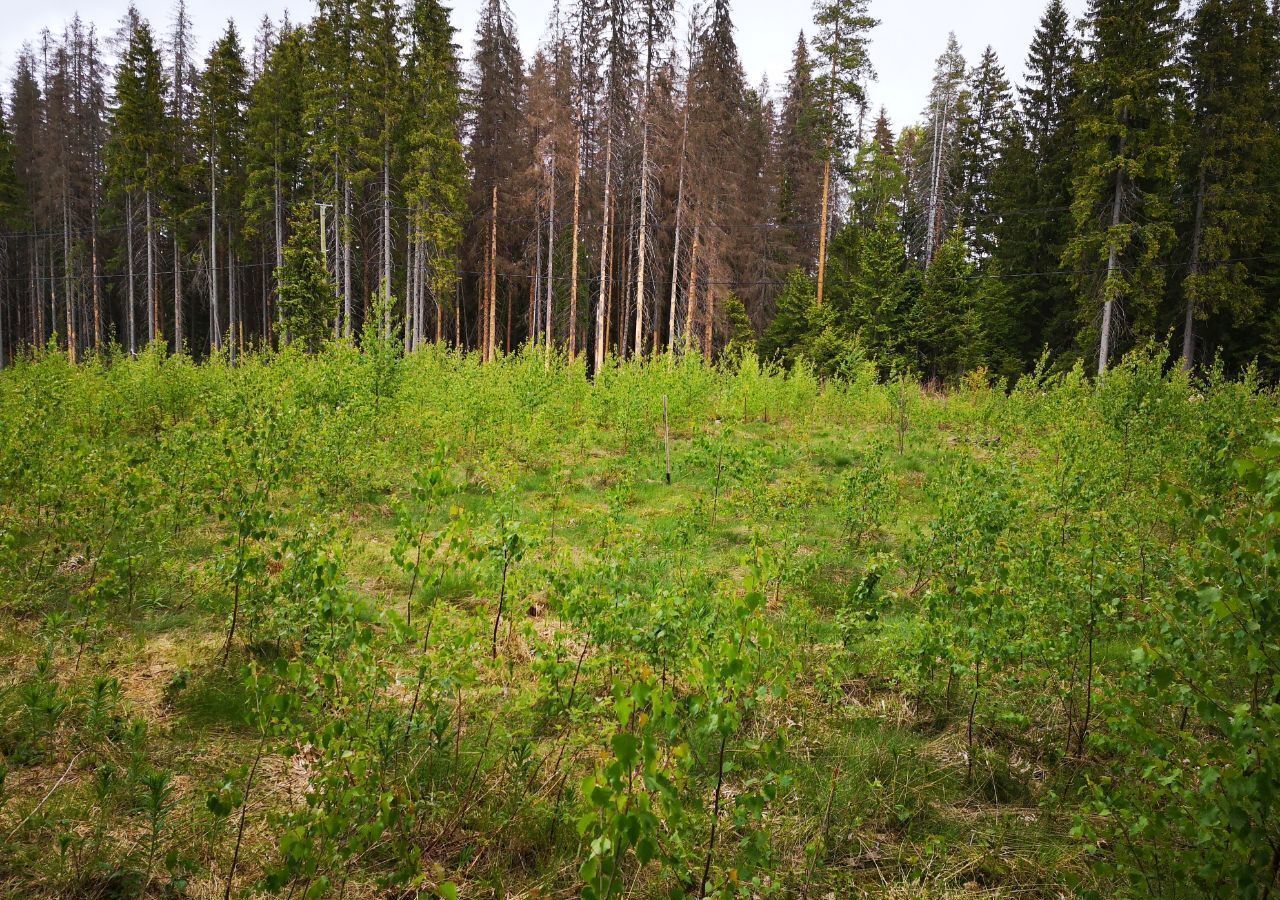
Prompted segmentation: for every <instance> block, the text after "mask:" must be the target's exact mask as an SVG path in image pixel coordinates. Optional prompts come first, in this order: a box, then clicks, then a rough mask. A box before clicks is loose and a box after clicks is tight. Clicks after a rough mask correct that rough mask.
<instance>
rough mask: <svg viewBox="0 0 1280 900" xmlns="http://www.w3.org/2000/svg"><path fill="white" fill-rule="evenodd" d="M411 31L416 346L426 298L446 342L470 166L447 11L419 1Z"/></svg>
mask: <svg viewBox="0 0 1280 900" xmlns="http://www.w3.org/2000/svg"><path fill="white" fill-rule="evenodd" d="M408 26H409V59H408V62H407V65H406V73H407V76H406V77H407V79H408V97H409V104H408V121H407V123H406V125H405V131H406V142H407V146H408V167H407V172H406V175H405V195H406V198H407V200H408V205H409V209H410V215H411V217H412V218H411V226H412V227H411V236H412V242H413V248H414V249H413V253H414V257H413V258H414V261H415V262H414V265H413V269H412V271H413V276H412V278H411V279H410V282H411V284H412V286H413V287H412V290H411V291H410V304H411V306H412V309H413V314H412V320H411V321H412V324H413V326H414V327H413V328H412V329H410V338H411V342H412V343H413V344H414V345H415V346H416V345H417V344H418V343H421V342H422V341H424V340H425V339H426V328H425V326H426V321H427V319H426V315H427V307H426V301H427V298H428V297H429V298H430V299H431V301H432V307H433V308H434V310H435V339H436V340H440V339H441V338H442V337H443V318H444V313H445V311H446V310H448V309H452V308H453V307H454V294H455V287H456V285H457V283H458V277H459V276H458V269H459V266H460V264H461V262H460V250H461V247H460V245H461V242H462V228H463V217H464V216H465V214H466V197H467V168H466V161H465V158H464V156H463V153H464V150H463V146H462V139H461V130H460V129H461V116H462V87H461V82H460V77H461V75H460V71H459V66H458V58H457V48H456V47H455V46H454V43H453V37H454V33H455V32H454V28H453V26H452V25H451V24H450V22H449V11H448V9H446V8H445V7H444V6H443V5H442V4H441V3H439V2H438V0H415V2H414V3H413V4H412V5H411V6H410V8H409V12H408ZM455 314H456V310H455Z"/></svg>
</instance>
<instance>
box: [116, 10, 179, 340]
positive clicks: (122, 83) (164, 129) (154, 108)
mask: <svg viewBox="0 0 1280 900" xmlns="http://www.w3.org/2000/svg"><path fill="white" fill-rule="evenodd" d="M166 82H167V79H166V78H165V74H164V69H163V66H162V63H161V60H160V53H159V51H158V50H157V48H156V45H155V40H154V38H153V37H152V34H151V26H150V25H148V24H147V23H146V22H145V21H144V20H142V19H141V18H140V17H139V16H137V14H136V12H134V11H131V12H130V15H129V16H127V17H126V44H125V50H124V53H123V55H122V57H121V59H120V64H119V66H118V67H117V70H116V86H115V104H114V106H115V108H114V110H113V113H112V130H111V140H110V142H109V143H108V146H107V168H108V174H107V177H108V179H109V181H110V182H111V183H112V184H113V185H114V187H115V189H116V191H117V192H118V193H120V194H121V195H122V196H123V198H124V201H125V207H126V210H125V220H126V221H125V228H126V235H127V237H128V238H129V240H127V241H126V247H125V252H126V254H127V255H128V259H127V263H128V266H127V268H128V270H129V273H130V275H129V281H128V284H127V285H126V291H125V306H126V310H125V321H126V335H127V338H128V349H129V352H130V353H133V352H136V350H137V347H138V339H139V337H140V334H139V329H138V327H137V309H136V300H135V298H134V296H133V290H134V284H133V276H132V271H133V264H134V259H133V256H134V247H133V235H134V232H135V230H136V229H135V221H136V220H137V219H138V218H139V217H141V218H143V220H144V233H143V236H144V240H145V248H144V253H145V255H146V259H147V268H146V272H147V275H146V284H145V291H144V294H145V296H146V298H147V307H146V311H147V322H146V330H145V334H147V335H149V336H151V337H154V336H155V327H156V324H157V322H156V315H157V308H156V287H157V286H156V283H155V263H154V243H155V233H154V223H153V219H152V217H151V215H150V213H152V207H153V205H154V202H155V199H156V194H157V192H158V191H159V190H160V189H161V188H162V187H163V185H164V183H165V178H166V175H167V174H168V172H167V167H168V148H169V138H170V130H169V126H168V122H167V121H166V110H165V93H166ZM139 207H141V210H140V209H139ZM139 213H141V216H140V215H139Z"/></svg>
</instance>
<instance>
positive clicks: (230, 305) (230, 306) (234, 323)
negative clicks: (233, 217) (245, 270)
mask: <svg viewBox="0 0 1280 900" xmlns="http://www.w3.org/2000/svg"><path fill="white" fill-rule="evenodd" d="M239 321H240V301H239V295H238V293H237V292H236V257H235V253H234V252H233V251H232V249H231V226H230V225H227V327H228V328H229V329H230V332H231V334H230V340H229V343H228V345H227V349H228V350H229V352H230V353H231V361H232V362H233V363H234V362H235V361H236V339H237V329H238V323H239Z"/></svg>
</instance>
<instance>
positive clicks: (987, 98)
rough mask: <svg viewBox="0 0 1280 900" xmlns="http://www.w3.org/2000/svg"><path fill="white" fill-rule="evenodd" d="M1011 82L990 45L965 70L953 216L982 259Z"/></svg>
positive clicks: (992, 220)
mask: <svg viewBox="0 0 1280 900" xmlns="http://www.w3.org/2000/svg"><path fill="white" fill-rule="evenodd" d="M1013 112H1014V109H1013V88H1012V87H1011V86H1010V85H1009V80H1008V79H1007V78H1006V77H1005V74H1004V66H1002V65H1000V60H999V59H998V58H997V56H996V52H995V50H994V49H993V48H991V47H987V49H986V50H984V51H983V53H982V57H981V58H980V59H979V61H978V64H977V65H976V66H974V68H973V71H972V72H971V73H970V75H969V106H968V110H967V111H966V114H965V116H964V118H963V119H962V120H961V122H960V126H959V135H958V142H959V157H960V170H961V189H960V199H959V207H960V209H959V214H958V215H959V221H960V222H961V225H962V227H963V228H964V231H965V236H966V239H967V241H968V244H969V250H970V252H972V253H973V254H974V257H975V258H976V259H977V260H978V261H979V264H980V265H984V264H985V263H986V262H987V261H988V260H989V259H990V258H991V255H992V253H993V251H994V249H995V240H996V237H995V230H996V224H997V222H998V221H999V212H998V210H997V209H996V199H995V192H996V188H995V180H996V171H997V169H998V168H999V166H1000V162H1001V154H1002V153H1003V150H1004V148H1005V147H1006V146H1007V145H1008V142H1009V137H1008V133H1009V130H1010V128H1012V127H1013Z"/></svg>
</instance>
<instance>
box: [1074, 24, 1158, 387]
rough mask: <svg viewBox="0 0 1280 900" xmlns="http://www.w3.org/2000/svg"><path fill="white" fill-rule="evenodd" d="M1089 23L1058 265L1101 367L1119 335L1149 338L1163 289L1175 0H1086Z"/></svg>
mask: <svg viewBox="0 0 1280 900" xmlns="http://www.w3.org/2000/svg"><path fill="white" fill-rule="evenodd" d="M1088 23H1089V34H1088V38H1087V45H1088V51H1089V52H1088V54H1087V57H1086V59H1085V61H1084V63H1083V64H1082V66H1081V74H1080V85H1081V94H1080V100H1079V104H1080V111H1079V118H1078V128H1079V135H1080V144H1079V149H1078V151H1077V153H1076V164H1075V179H1074V183H1073V184H1074V199H1073V203H1072V215H1073V218H1074V221H1075V232H1074V234H1073V236H1072V238H1071V241H1070V242H1069V244H1068V245H1067V248H1066V251H1065V255H1064V264H1065V265H1066V266H1067V267H1069V268H1072V269H1074V270H1075V274H1074V279H1075V284H1076V289H1077V291H1079V292H1080V294H1081V295H1082V297H1084V298H1086V300H1085V302H1083V304H1082V313H1081V315H1082V318H1081V324H1082V326H1083V327H1084V331H1083V333H1082V335H1081V343H1082V344H1083V345H1084V346H1085V347H1090V346H1096V347H1097V348H1098V349H1097V363H1098V366H1097V369H1098V372H1099V374H1101V373H1103V372H1105V371H1106V368H1107V364H1108V363H1109V361H1110V358H1111V356H1112V353H1113V351H1115V350H1116V349H1118V346H1117V345H1118V344H1119V345H1120V346H1123V345H1122V344H1121V342H1120V341H1119V338H1121V337H1123V336H1125V335H1126V334H1128V335H1131V336H1133V337H1136V338H1139V339H1140V338H1152V337H1155V329H1156V324H1157V318H1156V314H1157V310H1158V308H1159V305H1160V302H1161V299H1162V298H1163V295H1164V290H1165V281H1166V279H1165V275H1166V271H1165V270H1166V267H1167V265H1168V263H1169V252H1170V249H1171V246H1172V243H1173V237H1174V229H1173V207H1172V193H1173V189H1174V185H1175V182H1176V175H1177V169H1178V158H1179V153H1180V150H1181V147H1182V140H1181V137H1180V135H1179V134H1178V130H1177V127H1176V124H1175V117H1174V111H1175V105H1176V103H1177V99H1178V91H1179V87H1180V79H1181V73H1180V70H1179V66H1178V59H1177V42H1178V30H1179V19H1178V0H1092V2H1091V3H1090V5H1089V15H1088ZM1095 337H1096V342H1095V340H1094V338H1095Z"/></svg>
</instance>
